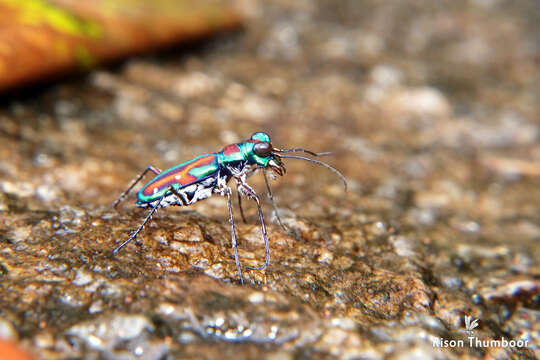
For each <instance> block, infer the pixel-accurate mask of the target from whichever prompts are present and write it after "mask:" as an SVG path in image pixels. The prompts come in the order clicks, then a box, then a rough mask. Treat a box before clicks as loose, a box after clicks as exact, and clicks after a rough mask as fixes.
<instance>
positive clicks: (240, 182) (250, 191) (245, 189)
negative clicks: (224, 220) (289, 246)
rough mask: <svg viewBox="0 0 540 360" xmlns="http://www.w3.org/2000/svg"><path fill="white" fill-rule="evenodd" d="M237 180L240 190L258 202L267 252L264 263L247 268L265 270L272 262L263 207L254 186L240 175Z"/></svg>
mask: <svg viewBox="0 0 540 360" xmlns="http://www.w3.org/2000/svg"><path fill="white" fill-rule="evenodd" d="M236 181H237V182H238V190H239V191H241V192H243V193H244V194H246V195H247V196H249V197H250V198H251V199H253V200H254V201H255V202H256V203H257V211H258V212H259V221H260V222H261V233H262V236H263V239H264V253H265V257H264V264H263V265H261V266H259V267H251V266H246V268H248V269H250V270H264V269H265V268H266V267H267V266H268V264H269V263H270V247H269V245H268V234H267V232H266V225H265V224H264V216H263V212H262V209H261V202H260V200H259V197H258V196H257V193H256V192H255V190H253V188H252V187H251V186H249V185H248V184H247V183H246V182H245V179H243V178H242V177H240V178H236Z"/></svg>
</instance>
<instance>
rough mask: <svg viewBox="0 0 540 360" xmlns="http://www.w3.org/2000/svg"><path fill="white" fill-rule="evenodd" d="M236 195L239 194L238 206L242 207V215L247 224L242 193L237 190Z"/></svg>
mask: <svg viewBox="0 0 540 360" xmlns="http://www.w3.org/2000/svg"><path fill="white" fill-rule="evenodd" d="M236 195H237V196H238V207H239V208H240V215H242V220H243V221H244V224H247V221H246V217H245V216H244V209H243V208H242V195H241V194H240V192H239V191H237V192H236Z"/></svg>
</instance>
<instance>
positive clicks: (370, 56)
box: [0, 0, 540, 359]
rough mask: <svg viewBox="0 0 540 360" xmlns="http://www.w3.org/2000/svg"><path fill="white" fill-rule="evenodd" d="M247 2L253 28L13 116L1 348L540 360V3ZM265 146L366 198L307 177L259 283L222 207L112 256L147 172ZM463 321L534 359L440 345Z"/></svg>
mask: <svg viewBox="0 0 540 360" xmlns="http://www.w3.org/2000/svg"><path fill="white" fill-rule="evenodd" d="M234 3H235V5H236V7H237V8H238V9H239V11H241V12H242V14H243V16H245V18H246V19H247V20H246V21H247V25H246V28H245V31H244V32H242V33H239V34H236V35H229V36H227V37H222V38H219V39H217V40H215V41H211V42H207V43H205V44H203V45H200V46H195V47H193V48H190V49H179V50H176V51H172V52H170V53H167V54H164V55H159V56H158V55H154V56H151V57H147V58H138V59H133V60H131V61H129V62H127V63H125V64H122V65H121V66H118V67H115V68H102V69H101V70H97V71H95V72H93V73H91V74H90V75H89V76H88V77H86V78H84V79H73V80H69V81H66V82H62V83H59V84H57V85H55V86H52V87H48V88H43V89H37V90H35V91H33V92H32V93H29V94H28V95H26V96H20V97H17V98H10V99H6V100H5V102H4V105H3V106H2V108H0V140H1V143H2V147H0V159H1V162H0V277H1V282H0V337H2V338H4V339H6V340H9V341H17V342H18V346H19V347H21V348H23V349H25V350H27V351H29V352H31V353H33V354H34V355H35V357H36V359H73V358H83V359H184V358H185V359H188V358H205V359H210V358H220V359H221V358H233V357H234V358H237V359H251V358H263V357H264V358H269V359H326V358H339V359H360V358H361V359H420V358H422V359H476V358H488V359H506V358H522V359H534V358H537V357H539V356H540V350H539V348H538V344H539V343H540V320H539V319H540V316H539V310H540V304H539V302H540V298H539V295H540V291H539V288H540V284H539V282H538V279H539V276H540V267H539V259H540V247H539V246H538V241H539V239H540V226H539V225H538V224H540V217H539V214H540V211H539V210H540V187H539V186H538V181H539V173H540V172H539V171H538V169H539V168H540V146H539V141H538V140H539V137H540V130H539V126H540V107H539V106H538V104H537V99H538V98H540V89H539V87H538V84H540V69H539V68H538V66H537V65H538V59H539V55H540V48H539V47H538V42H537V34H538V33H539V31H540V29H539V25H538V24H540V21H539V20H540V16H539V8H538V4H537V3H536V2H535V1H513V2H506V1H469V2H455V1H439V2H431V1H414V0H410V1H409V0H408V1H399V2H398V1H395V2H377V1H357V0H348V1H339V2H338V1H317V2H315V1H311V0H302V1H294V2H287V1H281V0H275V1H271V2H270V1H262V0H261V1H258V0H236V1H235V2H234ZM261 130H262V131H266V132H268V133H269V134H270V135H271V136H272V139H273V143H274V145H275V146H278V147H295V146H303V147H306V148H308V149H311V150H314V151H332V152H333V153H334V155H333V156H331V157H325V161H327V162H329V163H330V164H332V165H333V166H335V167H336V168H338V169H340V170H341V171H343V173H344V174H345V176H346V177H347V179H348V182H349V191H348V192H347V193H343V190H342V187H341V184H340V183H339V179H336V178H335V177H334V176H333V174H332V173H330V172H328V171H326V170H325V169H323V168H319V167H315V166H313V165H312V164H309V163H306V162H298V161H297V162H295V160H291V161H287V162H286V165H287V169H288V172H287V174H286V176H284V177H283V178H279V179H277V180H276V181H272V182H271V183H272V186H273V190H274V196H275V198H276V202H277V206H278V208H279V211H280V214H281V216H282V219H283V222H284V223H285V225H286V226H287V227H288V228H289V229H290V233H287V232H285V231H284V230H283V229H282V228H281V227H280V226H279V225H278V224H277V222H276V219H275V217H274V216H273V215H272V206H271V204H270V203H269V202H268V201H267V200H266V199H265V201H264V204H263V207H264V211H265V215H266V220H267V223H268V231H269V236H270V247H271V254H270V255H271V262H270V266H269V267H268V268H267V269H266V271H253V270H245V279H246V283H245V284H244V285H243V286H242V285H240V284H239V282H238V276H237V273H236V267H235V263H234V258H233V253H232V249H231V236H230V230H229V224H228V219H227V206H226V202H225V200H224V199H223V198H219V197H213V198H210V199H208V200H205V201H201V202H200V203H198V204H196V205H194V206H191V207H189V208H172V209H171V208H168V209H166V210H160V211H158V213H157V215H156V216H155V217H154V219H153V221H152V222H151V223H150V224H149V225H148V226H147V227H146V229H145V230H144V231H143V232H142V233H141V235H140V236H139V238H138V239H137V241H135V242H133V243H131V244H129V245H128V246H127V247H125V248H124V249H123V250H122V251H121V252H120V253H119V254H118V255H116V256H113V255H112V253H111V250H112V249H113V248H114V247H115V246H116V245H118V244H119V243H120V242H121V241H123V240H125V239H126V238H127V236H129V233H130V231H132V230H134V229H135V228H136V227H137V226H138V225H139V224H140V222H141V221H142V219H143V218H144V217H145V215H146V211H145V210H143V209H137V208H135V206H134V204H133V195H132V196H131V197H130V198H129V199H128V200H127V201H125V202H124V203H123V204H122V205H121V206H120V207H119V208H118V210H113V209H112V208H111V207H110V205H111V203H112V202H113V201H114V200H115V199H116V198H117V196H118V195H119V194H120V193H121V192H122V191H123V190H125V188H126V187H127V186H128V185H129V183H130V181H132V180H133V179H134V178H135V177H136V176H137V175H138V174H139V173H140V172H141V171H142V170H143V169H144V168H146V167H147V166H148V165H154V166H156V167H158V168H162V169H163V168H166V167H169V166H172V165H175V164H176V163H179V162H182V161H184V160H187V159H189V158H191V157H193V156H196V155H199V154H202V153H206V152H212V151H217V150H220V149H221V148H222V147H223V146H224V145H226V144H228V143H233V142H237V141H241V140H243V139H245V138H247V137H248V136H250V135H251V133H253V132H254V131H261ZM249 182H250V183H251V184H253V186H254V188H255V189H256V190H257V191H259V193H261V194H264V192H265V185H264V180H263V179H262V176H260V175H256V176H253V177H251V178H250V179H249ZM263 197H264V196H263ZM235 205H236V204H235ZM244 209H245V211H246V215H247V217H248V223H247V224H244V223H242V222H241V219H240V216H239V213H238V212H236V219H237V231H238V235H239V252H240V258H241V261H242V264H243V265H248V266H258V265H259V264H261V261H264V246H263V243H262V240H261V238H260V227H259V225H258V221H257V216H256V207H255V206H254V204H252V203H250V202H248V201H245V202H244ZM465 316H470V317H472V318H473V319H477V320H478V322H477V323H478V326H477V327H476V328H474V329H473V330H472V331H473V332H474V336H476V337H478V338H480V339H483V340H497V339H502V338H506V339H507V340H510V339H513V340H527V341H528V344H529V346H528V347H522V348H500V347H495V346H491V347H472V348H471V347H469V346H467V345H465V346H464V347H446V348H444V347H443V348H440V347H436V346H433V343H434V341H435V340H436V339H441V338H442V339H447V340H464V341H467V337H468V336H469V334H468V333H467V332H466V330H467V329H466V328H465ZM466 344H468V343H467V342H466Z"/></svg>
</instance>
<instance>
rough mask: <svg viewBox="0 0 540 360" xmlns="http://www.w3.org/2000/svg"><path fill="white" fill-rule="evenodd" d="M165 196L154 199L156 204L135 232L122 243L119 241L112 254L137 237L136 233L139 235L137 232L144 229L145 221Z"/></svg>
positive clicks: (148, 219) (150, 216)
mask: <svg viewBox="0 0 540 360" xmlns="http://www.w3.org/2000/svg"><path fill="white" fill-rule="evenodd" d="M164 197H165V195H163V196H161V197H160V198H159V200H156V204H155V205H154V206H153V207H152V210H150V212H149V213H148V215H147V216H146V218H145V219H144V221H143V222H142V224H141V225H139V227H138V228H137V230H135V232H133V233H132V234H131V235H130V236H129V238H128V239H127V240H126V241H124V242H123V243H121V244H120V245H118V246H117V247H116V248H115V249H114V250H113V255H116V254H117V253H118V251H120V249H121V248H123V247H124V246H125V245H127V244H128V243H129V242H130V241H131V240H133V239H135V238H136V237H137V235H139V233H140V232H141V231H142V229H144V226H145V225H146V223H147V222H148V221H150V219H151V218H152V216H153V215H154V213H155V212H156V211H157V209H158V208H159V206H160V205H161V200H163V198H164Z"/></svg>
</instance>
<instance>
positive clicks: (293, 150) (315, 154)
mask: <svg viewBox="0 0 540 360" xmlns="http://www.w3.org/2000/svg"><path fill="white" fill-rule="evenodd" d="M274 151H277V152H279V153H284V152H305V153H307V154H310V155H313V156H327V155H332V153H331V152H322V153H316V152H313V151H311V150H307V149H302V148H296V149H274Z"/></svg>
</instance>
